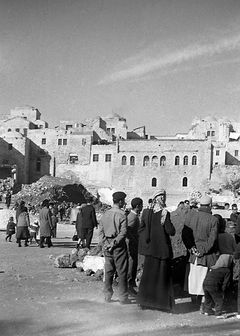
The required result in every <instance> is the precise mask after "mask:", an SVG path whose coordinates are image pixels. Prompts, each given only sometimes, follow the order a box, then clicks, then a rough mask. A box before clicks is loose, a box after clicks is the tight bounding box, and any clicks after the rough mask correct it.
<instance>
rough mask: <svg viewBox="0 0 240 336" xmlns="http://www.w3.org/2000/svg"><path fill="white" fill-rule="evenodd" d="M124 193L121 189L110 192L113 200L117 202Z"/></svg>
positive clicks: (123, 196) (123, 197) (122, 197)
mask: <svg viewBox="0 0 240 336" xmlns="http://www.w3.org/2000/svg"><path fill="white" fill-rule="evenodd" d="M126 196H127V195H126V194H125V193H124V192H123V191H116V192H115V193H113V194H112V198H113V202H119V201H122V200H124V199H125V198H126Z"/></svg>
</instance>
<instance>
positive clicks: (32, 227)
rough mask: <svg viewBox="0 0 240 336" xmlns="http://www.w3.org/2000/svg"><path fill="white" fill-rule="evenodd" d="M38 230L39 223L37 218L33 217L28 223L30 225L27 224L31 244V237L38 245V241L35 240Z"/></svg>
mask: <svg viewBox="0 0 240 336" xmlns="http://www.w3.org/2000/svg"><path fill="white" fill-rule="evenodd" d="M38 231H39V223H38V220H37V219H35V220H34V221H33V223H30V226H29V232H30V244H32V242H33V239H34V240H35V242H36V244H37V245H39V241H38V240H37V235H38Z"/></svg>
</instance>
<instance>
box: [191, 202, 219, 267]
mask: <svg viewBox="0 0 240 336" xmlns="http://www.w3.org/2000/svg"><path fill="white" fill-rule="evenodd" d="M217 224H218V219H217V218H216V217H214V216H213V215H212V213H211V209H210V207H208V206H201V207H200V208H199V209H198V211H196V212H192V217H191V218H190V219H189V221H188V222H187V221H186V223H185V225H186V226H189V227H190V228H191V229H192V232H193V238H194V241H195V246H196V248H197V250H198V251H199V253H200V256H199V257H198V258H197V264H198V265H202V266H206V267H211V266H212V265H214V264H215V262H216V260H217V256H216V252H217V235H218V227H217ZM195 259H196V256H195V255H193V254H191V255H190V257H189V261H190V262H191V263H193V264H194V262H195Z"/></svg>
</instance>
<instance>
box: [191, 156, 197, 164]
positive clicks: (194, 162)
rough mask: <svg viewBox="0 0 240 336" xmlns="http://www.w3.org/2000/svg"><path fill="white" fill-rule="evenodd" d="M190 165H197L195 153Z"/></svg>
mask: <svg viewBox="0 0 240 336" xmlns="http://www.w3.org/2000/svg"><path fill="white" fill-rule="evenodd" d="M192 165H193V166H196V165H197V156H196V155H193V157H192Z"/></svg>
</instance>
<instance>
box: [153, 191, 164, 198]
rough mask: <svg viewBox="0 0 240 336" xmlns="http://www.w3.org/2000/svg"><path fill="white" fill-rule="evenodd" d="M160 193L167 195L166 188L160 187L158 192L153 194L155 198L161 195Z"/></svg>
mask: <svg viewBox="0 0 240 336" xmlns="http://www.w3.org/2000/svg"><path fill="white" fill-rule="evenodd" d="M160 195H164V196H166V190H164V189H160V190H159V191H158V192H156V193H155V194H154V195H153V199H154V198H156V197H158V196H160Z"/></svg>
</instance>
